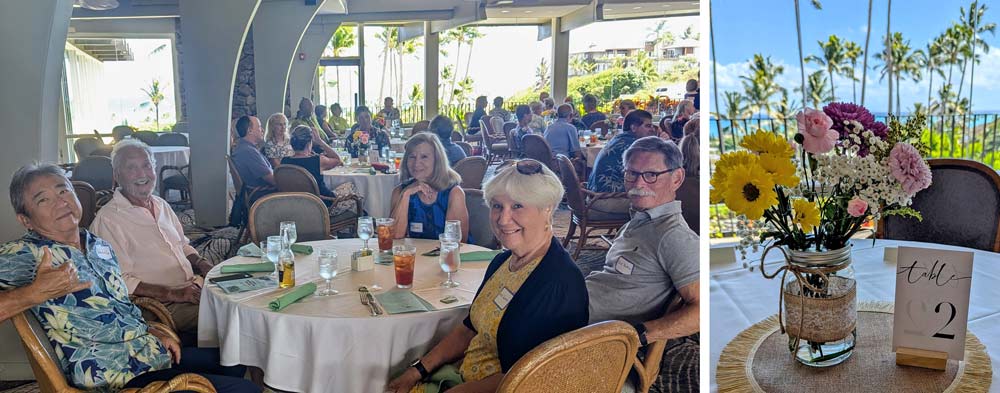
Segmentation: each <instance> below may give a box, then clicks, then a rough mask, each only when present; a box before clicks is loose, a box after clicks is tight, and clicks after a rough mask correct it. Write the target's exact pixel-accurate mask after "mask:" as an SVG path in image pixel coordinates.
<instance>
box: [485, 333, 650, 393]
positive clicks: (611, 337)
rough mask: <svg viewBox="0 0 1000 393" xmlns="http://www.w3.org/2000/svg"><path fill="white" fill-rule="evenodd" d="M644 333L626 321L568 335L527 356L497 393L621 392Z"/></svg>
mask: <svg viewBox="0 0 1000 393" xmlns="http://www.w3.org/2000/svg"><path fill="white" fill-rule="evenodd" d="M638 348H639V336H638V335H637V334H636V332H635V329H633V328H632V326H631V325H629V324H628V323H625V322H622V321H605V322H598V323H595V324H593V325H589V326H584V327H582V328H580V329H577V330H574V331H571V332H567V333H563V334H561V335H559V336H556V337H555V338H552V339H550V340H548V341H545V342H544V343H542V344H540V345H538V346H537V347H535V348H534V349H532V350H531V351H529V352H528V353H526V354H525V355H524V356H522V357H521V358H520V359H518V361H517V362H516V363H514V365H513V366H511V368H510V370H509V371H508V372H507V373H506V375H504V377H503V380H501V381H500V387H499V388H497V393H526V392H620V391H621V390H622V386H624V385H625V380H626V379H627V378H628V375H629V372H631V371H632V369H633V368H634V366H635V364H636V356H635V354H636V351H637V350H638Z"/></svg>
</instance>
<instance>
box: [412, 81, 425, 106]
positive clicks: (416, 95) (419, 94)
mask: <svg viewBox="0 0 1000 393" xmlns="http://www.w3.org/2000/svg"><path fill="white" fill-rule="evenodd" d="M423 99H424V90H423V89H421V88H420V84H419V83H417V84H414V85H413V88H412V89H410V105H411V106H417V105H418V104H419V103H420V101H421V100H423Z"/></svg>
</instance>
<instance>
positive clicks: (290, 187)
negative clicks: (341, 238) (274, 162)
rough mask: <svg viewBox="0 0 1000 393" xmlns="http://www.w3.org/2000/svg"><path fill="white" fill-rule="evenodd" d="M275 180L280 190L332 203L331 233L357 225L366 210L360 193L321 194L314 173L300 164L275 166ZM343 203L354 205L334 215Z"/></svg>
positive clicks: (329, 212)
mask: <svg viewBox="0 0 1000 393" xmlns="http://www.w3.org/2000/svg"><path fill="white" fill-rule="evenodd" d="M274 182H275V183H277V185H278V191H279V192H306V193H310V194H312V195H315V196H316V197H318V198H319V199H320V200H322V201H324V202H329V203H330V208H329V210H328V212H327V214H328V215H329V217H330V233H337V232H340V231H341V230H343V229H347V228H354V227H356V226H357V223H358V217H360V216H361V215H362V212H364V207H363V206H364V198H363V197H361V196H358V195H354V194H349V195H340V196H337V197H335V198H331V197H327V196H323V195H320V193H319V184H318V183H317V182H316V179H315V178H314V177H313V175H312V174H310V173H309V171H307V170H306V169H305V168H302V167H300V166H298V165H289V164H282V165H278V166H277V167H275V168H274ZM341 204H350V205H353V206H352V207H353V208H354V211H353V212H352V211H351V210H350V209H347V210H343V211H342V212H339V213H337V214H336V215H334V211H335V210H336V207H337V206H338V205H341Z"/></svg>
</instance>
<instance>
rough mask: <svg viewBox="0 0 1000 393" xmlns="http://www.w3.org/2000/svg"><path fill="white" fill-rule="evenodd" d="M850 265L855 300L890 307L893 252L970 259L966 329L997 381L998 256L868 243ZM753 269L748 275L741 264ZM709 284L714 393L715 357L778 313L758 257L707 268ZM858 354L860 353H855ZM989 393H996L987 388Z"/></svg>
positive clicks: (773, 259) (776, 256)
mask: <svg viewBox="0 0 1000 393" xmlns="http://www.w3.org/2000/svg"><path fill="white" fill-rule="evenodd" d="M852 244H853V250H852V259H853V262H852V264H853V266H854V271H855V278H856V279H857V288H858V289H857V299H858V301H859V302H862V301H892V300H893V298H894V296H895V288H896V258H895V255H896V251H897V250H898V247H899V246H907V247H921V248H932V249H943V250H958V251H969V252H973V253H974V255H975V256H974V260H973V271H972V287H971V293H970V297H969V321H968V329H969V331H971V332H972V333H974V334H975V335H976V336H977V337H979V340H980V341H982V343H983V344H984V345H986V350H987V353H988V354H989V356H990V359H991V360H992V367H993V375H994V376H996V375H1000V302H997V295H998V294H1000V292H998V290H997V287H998V286H1000V254H998V253H994V252H988V251H981V250H973V249H969V248H963V247H955V246H949V245H943V244H933V243H920V242H910V241H898V240H876V241H874V244H873V242H872V240H871V239H867V240H861V239H858V240H854V241H852ZM744 261H745V262H747V263H748V264H749V265H750V266H754V269H753V271H750V270H748V269H747V268H744V267H743V262H744ZM783 261H784V260H783V259H782V256H781V253H780V252H771V253H769V254H768V257H767V260H766V261H765V266H766V269H767V271H768V272H773V271H775V270H776V269H777V268H778V266H779V265H780V264H782V263H784V262H783ZM710 271H711V273H710V276H711V280H710V281H711V282H710V290H709V291H710V304H711V306H710V312H711V314H709V315H711V317H710V318H711V321H710V326H711V327H710V328H709V329H710V330H711V333H710V337H711V339H710V341H711V343H710V344H709V345H710V347H711V361H710V363H711V370H710V372H711V374H710V375H711V381H712V383H711V391H713V392H717V391H718V390H719V389H718V383H717V381H716V371H717V369H718V365H719V357H720V355H721V354H722V350H723V349H724V348H725V347H726V344H728V343H729V342H730V341H732V340H733V338H735V337H736V335H737V334H739V333H740V332H742V331H743V330H745V329H747V328H749V327H750V326H751V325H753V324H755V323H757V322H760V321H761V320H763V319H764V318H767V317H769V316H771V315H774V314H775V313H777V312H778V292H779V290H778V288H779V285H780V284H779V281H780V280H778V279H773V280H768V279H765V278H764V277H763V276H762V275H761V272H760V253H759V252H758V253H756V254H750V255H748V258H747V259H746V260H740V259H739V258H737V262H735V263H720V264H712V265H711V269H710ZM858 350H864V348H858ZM989 391H990V392H994V393H997V392H1000V384H998V383H996V382H993V384H992V386H990V390H989Z"/></svg>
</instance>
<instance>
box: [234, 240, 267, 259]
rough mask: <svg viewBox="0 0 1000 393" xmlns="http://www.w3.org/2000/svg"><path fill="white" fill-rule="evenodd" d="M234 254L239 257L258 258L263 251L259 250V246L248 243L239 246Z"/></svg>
mask: <svg viewBox="0 0 1000 393" xmlns="http://www.w3.org/2000/svg"><path fill="white" fill-rule="evenodd" d="M236 255H239V256H241V257H253V258H260V257H261V256H262V255H263V253H262V252H261V251H260V247H257V245H256V244H253V243H250V244H246V245H244V246H243V247H240V249H239V251H236Z"/></svg>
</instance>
